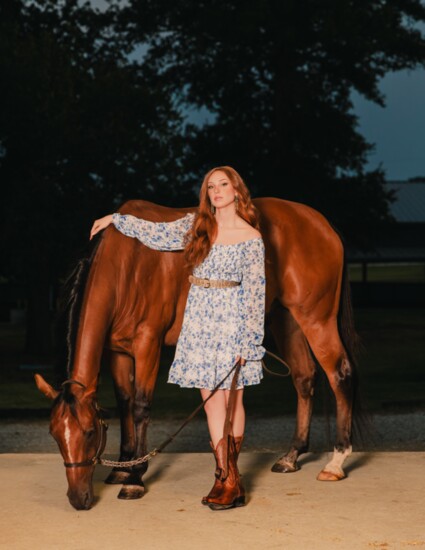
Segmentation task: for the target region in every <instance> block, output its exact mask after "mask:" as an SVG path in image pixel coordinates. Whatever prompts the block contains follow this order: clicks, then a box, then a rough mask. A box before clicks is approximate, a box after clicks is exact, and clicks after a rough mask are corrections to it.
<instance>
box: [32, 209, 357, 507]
mask: <svg viewBox="0 0 425 550" xmlns="http://www.w3.org/2000/svg"><path fill="white" fill-rule="evenodd" d="M254 204H255V206H256V207H257V208H258V210H259V212H260V219H261V232H262V236H263V239H264V243H265V249H266V286H267V290H266V323H267V324H268V326H269V327H270V329H271V333H272V335H273V337H274V339H275V342H276V345H277V348H278V350H279V353H280V354H281V355H282V356H283V357H284V359H285V360H286V361H287V362H288V363H289V364H290V365H291V367H292V378H293V383H294V385H295V388H296V391H297V394H298V406H297V422H296V429H295V433H294V436H293V439H292V442H291V445H290V449H289V450H288V452H287V453H286V454H285V455H284V456H283V457H282V458H280V459H279V460H278V461H277V462H276V464H275V465H274V466H273V468H272V470H273V471H274V472H294V471H295V470H297V460H298V457H299V456H300V454H302V453H304V452H306V451H307V450H308V442H309V430H310V420H311V413H312V400H313V393H314V386H315V378H316V365H317V364H318V365H320V366H321V367H322V369H323V370H324V372H325V373H326V376H327V378H328V380H329V383H330V387H331V388H332V391H333V393H334V395H335V400H336V442H335V448H334V453H333V457H332V459H331V461H330V462H329V463H328V464H326V466H325V467H324V469H323V470H322V471H321V472H320V474H319V475H318V479H320V480H328V481H336V480H340V479H342V478H343V477H344V476H345V474H344V471H343V468H342V466H343V462H344V460H345V459H346V457H347V456H348V455H349V454H350V452H351V426H352V410H353V400H354V396H355V391H354V390H355V380H356V377H355V367H354V363H353V350H354V347H353V344H354V341H355V336H356V335H355V332H354V327H353V320H352V310H351V302H350V291H349V284H348V281H347V278H346V276H345V262H344V249H343V245H342V243H341V240H340V238H339V236H338V235H337V234H336V232H335V231H334V229H332V227H331V226H330V224H329V223H328V222H327V220H326V219H325V218H324V217H323V216H322V215H321V214H320V213H319V212H317V211H315V210H313V209H312V208H310V207H308V206H305V205H303V204H298V203H294V202H289V201H285V200H281V199H276V198H260V199H255V200H254ZM194 210H195V209H194V208H181V209H173V208H167V207H163V206H158V205H155V204H153V203H150V202H146V201H129V202H127V203H125V204H124V206H123V207H122V208H121V209H120V212H121V213H122V214H132V215H135V216H138V217H141V218H144V219H146V220H150V221H173V220H176V219H178V218H180V217H182V216H184V215H185V214H187V213H188V212H192V211H194ZM85 273H86V274H85ZM188 289H189V281H188V272H187V270H186V268H185V267H184V260H183V254H182V252H180V251H179V252H160V251H156V250H152V249H150V248H147V247H146V246H145V245H143V244H142V243H140V242H139V241H137V240H136V239H131V238H128V237H125V236H124V235H122V234H121V233H120V232H119V231H117V230H116V229H115V228H114V227H113V226H110V227H108V228H107V229H106V230H105V231H104V232H103V234H102V235H101V237H100V238H99V241H98V243H97V246H96V249H95V251H94V252H93V253H92V256H91V258H90V259H89V260H86V261H85V262H83V263H81V262H80V264H79V266H77V268H76V272H75V275H74V288H73V301H72V303H71V308H70V309H71V313H70V320H69V331H70V332H69V344H70V347H69V360H68V375H69V380H68V381H67V382H66V384H65V386H64V387H63V389H62V391H60V392H56V391H55V390H54V389H53V388H52V387H51V386H50V385H49V384H47V382H45V381H44V380H43V378H42V377H41V376H39V375H36V383H37V386H38V388H39V389H40V390H41V391H42V392H43V393H44V394H45V395H46V396H48V397H50V398H51V399H54V402H53V407H52V413H51V427H50V430H51V433H52V435H53V436H54V438H55V439H56V441H57V443H58V445H59V448H60V451H61V453H62V456H63V458H64V461H65V465H66V466H68V467H67V478H68V485H69V491H68V497H69V499H70V502H71V504H72V505H73V506H74V507H75V508H77V509H88V508H90V506H91V505H92V501H93V489H92V475H93V471H94V467H95V466H94V463H93V461H91V459H92V458H93V457H94V456H95V454H96V453H98V451H99V449H100V448H101V447H102V446H103V444H104V441H102V440H103V439H104V436H103V435H102V434H103V431H102V429H101V424H100V421H99V415H98V409H97V405H96V388H97V382H98V375H99V369H100V361H101V356H102V353H103V352H104V349H106V350H108V355H109V359H110V366H111V370H112V376H113V380H114V385H115V392H116V397H117V402H118V407H119V411H120V418H121V447H120V460H124V461H125V460H130V459H133V458H136V457H140V456H144V455H145V454H146V450H147V449H146V430H147V426H148V422H149V416H150V408H151V402H152V396H153V391H154V386H155V381H156V378H157V373H158V367H159V360H160V351H161V346H162V345H163V344H165V345H175V344H176V342H177V338H178V335H179V333H180V329H181V325H182V319H183V312H184V308H185V303H186V298H187V293H188ZM73 331H74V333H73ZM146 469H147V463H144V464H141V465H138V466H137V467H133V468H131V469H130V468H127V469H125V468H115V469H113V470H112V471H111V473H110V475H109V476H108V478H107V480H106V482H107V483H120V484H121V483H122V484H123V487H122V488H121V491H120V493H119V495H118V496H119V498H125V499H132V498H140V497H141V496H143V493H144V485H143V480H142V477H143V474H144V473H145V471H146Z"/></svg>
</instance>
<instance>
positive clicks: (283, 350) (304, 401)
mask: <svg viewBox="0 0 425 550" xmlns="http://www.w3.org/2000/svg"><path fill="white" fill-rule="evenodd" d="M270 328H271V331H272V334H273V336H274V339H275V342H276V345H277V347H278V350H279V353H280V354H281V356H282V357H284V358H285V360H286V361H287V362H288V364H289V366H290V367H291V374H292V381H293V383H294V386H295V389H296V392H297V420H296V427H295V432H294V435H293V437H292V441H291V445H290V448H289V450H288V452H287V453H286V454H285V455H284V456H282V457H281V458H280V459H279V460H278V461H277V462H276V463H275V464H274V465H273V467H272V471H273V472H279V473H289V472H295V471H296V470H298V464H297V460H298V457H299V456H300V455H301V454H302V453H305V452H307V451H308V445H309V437H310V422H311V415H312V411H313V394H314V386H315V379H316V376H315V375H316V364H315V362H314V359H313V357H312V355H311V353H310V350H309V347H308V344H307V341H306V339H305V337H304V335H303V333H302V332H301V329H300V327H299V326H298V324H297V323H296V321H295V320H294V318H293V317H292V315H291V314H290V312H289V311H288V310H285V309H283V308H282V307H277V308H276V309H275V310H274V311H273V314H272V318H271V324H270Z"/></svg>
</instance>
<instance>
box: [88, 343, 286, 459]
mask: <svg viewBox="0 0 425 550" xmlns="http://www.w3.org/2000/svg"><path fill="white" fill-rule="evenodd" d="M266 353H267V354H268V355H270V356H271V357H274V359H276V360H277V361H279V362H280V363H282V364H283V365H284V366H285V367H286V368H287V369H288V372H287V373H285V374H280V373H277V372H273V371H271V370H269V369H268V368H267V367H266V365H265V363H264V361H261V364H262V366H263V369H264V370H265V371H266V372H268V373H269V374H271V375H273V376H280V377H282V378H286V377H288V376H290V374H291V367H290V366H289V365H288V364H287V363H285V361H284V360H283V359H281V358H280V357H278V356H277V355H275V354H274V353H272V352H270V351H267V350H266ZM240 368H241V361H240V359H239V361H238V362H237V363H235V364H234V365H233V367H232V369H231V370H230V371H229V372H228V373H227V374H226V376H225V377H224V378H223V380H221V382H219V383H218V384H217V386H216V387H215V388H214V389H213V390H212V392H211V393H210V395H209V396H208V397H207V398H206V399H205V400H204V401H202V403H200V404H199V405H198V406H197V407H196V409H195V410H194V411H193V412H192V413H191V414H190V415H189V416H188V417H187V418H186V420H185V421H184V422H183V424H182V425H181V426H180V428H179V429H178V430H177V431H176V432H174V433H173V435H171V436H170V437H168V439H166V440H165V441H164V442H163V443H162V444H161V445H160V446H159V447H156V448H155V449H153V450H152V451H150V452H149V453H148V454H146V455H145V456H141V457H140V458H136V459H134V460H127V461H122V462H119V461H117V460H108V459H106V458H98V459H97V460H96V462H95V463H96V464H100V465H101V466H112V467H113V468H131V467H132V466H137V465H139V464H143V463H145V462H148V460H150V459H151V458H153V457H154V456H156V455H157V454H159V453H161V452H162V451H163V450H164V449H165V447H167V446H168V445H169V444H170V443H171V442H172V441H173V440H174V439H175V438H176V437H177V435H178V434H179V433H180V432H181V431H182V430H183V428H184V427H185V426H186V425H187V424H189V422H190V421H191V420H192V419H193V418H194V417H195V416H196V415H197V414H198V412H199V411H200V410H201V409H203V408H204V407H205V405H206V403H207V402H208V401H209V400H210V399H211V397H212V396H213V395H214V394H215V393H216V392H217V391H218V389H219V388H220V386H221V385H222V384H223V383H224V382H225V381H226V380H227V379H228V378H229V376H230V375H231V374H232V372H233V371H234V375H233V379H232V385H231V388H230V395H229V402H228V404H227V411H226V420H225V423H224V430H223V438H224V441H225V446H226V453H224V456H226V455H227V452H228V449H227V446H228V440H229V437H228V436H229V435H230V432H231V430H232V423H231V420H230V417H231V413H232V410H233V406H234V400H235V392H236V383H237V379H238V376H239V371H240Z"/></svg>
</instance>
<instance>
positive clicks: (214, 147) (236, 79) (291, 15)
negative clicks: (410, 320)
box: [121, 0, 425, 245]
mask: <svg viewBox="0 0 425 550" xmlns="http://www.w3.org/2000/svg"><path fill="white" fill-rule="evenodd" d="M424 20H425V7H424V6H423V4H422V3H421V2H420V0H408V1H404V0H403V1H402V0H359V1H356V2H353V1H352V0H304V1H300V0H287V1H285V2H281V1H278V0H248V1H247V0H230V1H229V2H225V3H224V2H219V1H218V0H213V1H208V2H205V1H201V2H199V0H197V1H196V2H195V1H194V0H184V1H183V0H180V1H177V2H176V1H175V0H173V1H172V2H171V1H170V0H156V1H155V2H150V1H148V0H132V1H130V5H129V7H128V8H126V9H124V10H123V11H122V13H121V22H122V25H123V27H125V26H127V36H128V41H129V42H131V43H133V44H134V45H135V44H137V43H144V44H148V45H149V50H148V53H147V56H146V58H145V59H144V60H143V63H144V65H145V66H146V67H149V68H150V69H151V70H152V71H153V72H156V73H157V74H158V75H159V78H161V82H162V86H163V87H164V88H166V89H167V90H169V93H170V95H171V94H172V95H174V96H175V97H176V98H178V99H179V101H180V104H181V106H182V108H188V107H191V106H195V107H198V108H201V107H204V108H207V109H208V110H209V111H210V112H211V114H212V115H213V120H212V122H211V123H209V124H207V125H205V126H204V127H202V128H200V129H197V128H194V127H188V129H187V132H188V142H189V143H190V145H191V155H189V156H188V157H187V159H186V160H187V164H186V166H187V167H188V171H190V170H191V171H192V172H193V173H194V174H195V175H196V176H197V177H199V175H200V174H201V173H202V172H203V171H205V170H206V169H207V168H209V167H211V166H212V165H215V164H223V163H229V164H232V165H234V166H235V167H236V168H238V169H239V170H240V171H241V172H242V173H243V174H244V175H245V176H246V177H247V179H248V181H249V182H251V186H252V187H253V188H254V191H255V192H256V193H257V194H261V195H263V196H264V195H274V196H281V197H284V198H289V199H294V200H298V201H302V202H306V203H309V204H311V205H313V206H315V207H317V208H319V209H320V210H321V211H323V212H324V213H325V214H326V215H328V216H329V217H330V218H331V220H332V221H333V222H334V223H335V224H337V225H338V226H339V227H340V228H341V229H342V230H343V232H344V233H345V234H346V235H347V237H348V238H349V240H350V241H351V242H354V243H356V244H358V245H365V244H366V243H367V242H368V241H370V239H371V236H372V235H374V234H376V230H377V228H378V227H379V226H380V225H381V222H382V221H383V220H385V219H386V218H388V200H389V199H390V194H389V193H387V192H386V191H384V189H383V186H382V183H383V181H384V173H383V171H382V170H376V171H374V172H371V173H366V172H365V170H364V165H365V162H366V158H367V155H368V153H369V152H370V151H371V149H372V145H370V144H368V143H367V142H366V141H365V139H364V138H363V137H362V136H361V135H360V134H359V132H358V130H357V119H356V116H355V115H354V114H353V112H352V107H353V105H352V101H351V95H350V94H351V92H352V90H353V89H355V90H357V91H358V92H359V93H360V94H362V95H364V96H365V97H366V98H368V99H369V100H371V101H374V102H377V103H379V104H381V105H383V104H384V98H383V97H382V95H381V93H380V92H379V88H378V84H379V79H380V78H381V77H382V76H383V75H384V74H386V73H387V72H388V71H394V70H400V69H403V68H414V67H416V66H418V65H419V64H422V65H423V64H424V61H425V39H424V37H423V35H422V34H421V32H420V31H419V30H417V29H416V28H415V24H416V23H417V22H421V21H424Z"/></svg>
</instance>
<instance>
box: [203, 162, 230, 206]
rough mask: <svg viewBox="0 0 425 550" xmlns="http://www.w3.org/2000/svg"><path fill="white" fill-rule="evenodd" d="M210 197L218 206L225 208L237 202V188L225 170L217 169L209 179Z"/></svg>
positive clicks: (212, 202)
mask: <svg viewBox="0 0 425 550" xmlns="http://www.w3.org/2000/svg"><path fill="white" fill-rule="evenodd" d="M207 191H208V197H209V199H210V201H211V204H212V205H213V206H215V207H216V208H224V207H226V206H229V204H232V203H234V202H235V195H236V192H235V189H234V187H233V185H232V182H231V181H230V179H229V177H228V176H227V175H226V173H225V172H222V171H221V170H216V171H215V172H213V173H212V174H211V176H210V177H209V179H208V181H207Z"/></svg>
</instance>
